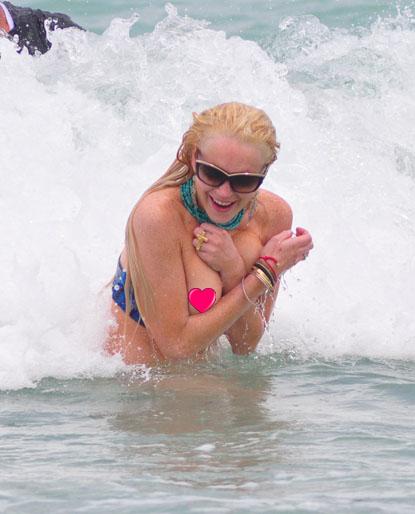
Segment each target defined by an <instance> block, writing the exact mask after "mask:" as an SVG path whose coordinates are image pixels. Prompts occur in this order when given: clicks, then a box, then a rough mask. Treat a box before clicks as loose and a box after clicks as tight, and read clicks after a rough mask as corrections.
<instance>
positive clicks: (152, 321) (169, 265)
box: [133, 195, 265, 359]
mask: <svg viewBox="0 0 415 514" xmlns="http://www.w3.org/2000/svg"><path fill="white" fill-rule="evenodd" d="M133 224H134V225H133V226H134V232H135V235H136V238H137V241H138V251H139V254H140V257H141V261H142V266H143V270H144V273H145V275H146V277H147V280H148V282H149V285H150V287H151V289H152V292H153V297H154V310H153V309H151V308H145V309H144V311H143V315H144V321H145V324H146V328H147V330H148V331H149V333H150V335H151V337H152V338H153V339H154V340H155V343H156V344H157V347H158V348H159V349H160V351H161V353H162V354H163V355H164V357H166V358H168V359H181V358H187V357H191V356H194V355H196V354H197V353H199V352H201V351H203V350H205V349H206V348H207V347H208V346H209V345H210V344H211V343H212V342H213V341H215V340H216V339H217V338H218V337H219V336H221V335H222V334H224V333H225V332H226V331H227V330H228V329H229V328H230V327H231V326H232V325H233V324H234V323H235V322H236V321H237V319H238V318H240V316H241V315H243V314H244V313H245V312H246V311H247V310H248V309H249V308H250V304H249V302H248V301H247V299H246V298H245V296H244V294H243V291H242V288H241V286H240V284H238V285H236V286H235V287H233V288H232V289H231V290H230V291H228V292H227V293H226V294H225V295H224V296H223V297H222V298H221V299H220V300H219V301H218V302H217V303H216V304H215V305H214V306H213V307H212V308H211V309H209V310H208V311H206V312H204V313H201V314H195V315H189V308H188V290H187V284H186V276H185V272H184V267H183V259H182V253H181V244H180V239H181V237H182V236H183V234H182V232H181V227H182V221H181V219H180V216H179V215H178V213H177V212H175V211H174V210H173V209H172V205H171V202H168V201H166V202H165V201H164V200H162V201H159V202H157V203H156V202H154V201H151V195H149V196H148V197H146V198H145V199H144V200H143V201H142V202H140V204H139V206H138V207H137V209H136V211H135V215H134V220H133ZM245 289H246V292H247V294H248V295H249V297H250V298H252V299H254V300H255V299H256V298H258V297H259V296H260V295H261V294H263V292H264V290H265V287H264V285H263V284H262V283H261V282H260V281H259V280H258V279H257V278H256V277H254V276H249V277H247V278H246V280H245ZM136 293H137V297H138V300H139V304H140V306H141V307H142V306H143V305H145V298H144V296H143V291H142V290H140V288H139V287H138V291H136Z"/></svg>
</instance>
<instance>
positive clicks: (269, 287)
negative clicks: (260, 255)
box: [251, 268, 274, 291]
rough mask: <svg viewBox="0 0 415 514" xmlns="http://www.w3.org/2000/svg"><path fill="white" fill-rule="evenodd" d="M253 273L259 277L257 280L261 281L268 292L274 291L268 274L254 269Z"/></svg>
mask: <svg viewBox="0 0 415 514" xmlns="http://www.w3.org/2000/svg"><path fill="white" fill-rule="evenodd" d="M251 273H253V274H254V275H255V276H256V277H257V279H258V280H260V281H261V282H262V283H263V284H264V286H265V287H266V288H267V290H268V291H273V289H274V288H273V287H272V283H271V281H270V280H269V278H268V277H267V276H266V274H265V273H264V272H263V271H262V270H260V269H258V268H254V269H253V270H252V271H251Z"/></svg>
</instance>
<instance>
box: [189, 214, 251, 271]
mask: <svg viewBox="0 0 415 514" xmlns="http://www.w3.org/2000/svg"><path fill="white" fill-rule="evenodd" d="M203 233H204V235H205V237H206V238H207V241H206V242H204V243H203V244H202V246H201V247H200V249H199V250H198V252H197V253H198V255H199V257H200V258H201V259H202V261H204V262H206V264H207V265H208V266H209V267H210V268H212V269H213V270H215V271H217V272H219V273H220V274H221V276H222V278H223V277H224V276H227V275H230V274H231V275H240V276H241V277H242V276H243V275H244V274H245V265H244V261H243V260H242V257H241V255H240V254H239V252H238V250H237V248H236V246H235V244H234V242H233V240H232V238H231V236H230V235H229V233H228V232H227V231H226V230H224V229H222V228H219V227H216V226H215V225H211V224H210V223H202V224H201V225H200V226H199V227H196V228H195V230H194V231H193V235H194V239H193V246H194V247H195V248H198V244H200V240H198V238H197V236H198V235H200V234H203Z"/></svg>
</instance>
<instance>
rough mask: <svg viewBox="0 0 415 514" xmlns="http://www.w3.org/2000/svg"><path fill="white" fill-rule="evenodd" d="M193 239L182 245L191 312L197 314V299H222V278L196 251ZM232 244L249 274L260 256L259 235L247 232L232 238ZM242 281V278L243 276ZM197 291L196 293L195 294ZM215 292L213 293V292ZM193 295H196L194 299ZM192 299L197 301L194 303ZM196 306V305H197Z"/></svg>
mask: <svg viewBox="0 0 415 514" xmlns="http://www.w3.org/2000/svg"><path fill="white" fill-rule="evenodd" d="M192 241H193V239H192V237H191V236H189V238H188V240H187V239H186V240H185V241H184V242H183V245H182V252H183V266H184V272H185V277H186V288H187V293H188V297H189V312H190V314H196V313H197V312H200V311H198V310H197V299H198V298H202V301H203V298H204V297H205V296H206V300H207V301H208V298H212V297H214V298H215V303H216V302H217V301H218V300H219V299H220V298H221V297H222V295H223V290H222V277H221V274H220V272H218V271H215V270H214V269H212V267H211V266H210V265H209V264H208V262H206V258H205V259H204V258H203V254H200V253H198V252H197V251H196V249H195V247H194V246H193V244H192ZM232 243H233V244H234V246H235V249H236V250H237V252H238V253H239V255H240V256H241V257H242V259H243V261H244V264H245V273H244V275H245V274H246V273H248V272H249V270H250V269H251V267H252V265H253V263H254V262H255V261H256V259H257V258H258V255H259V254H260V251H261V248H262V243H261V241H260V238H259V236H258V235H256V234H255V233H254V232H253V231H248V230H245V231H243V232H242V233H237V234H235V235H233V236H232ZM241 279H242V276H241ZM195 290H196V292H195ZM212 290H213V291H212ZM192 295H195V296H193V297H192ZM192 298H194V299H196V301H192ZM195 304H196V305H195Z"/></svg>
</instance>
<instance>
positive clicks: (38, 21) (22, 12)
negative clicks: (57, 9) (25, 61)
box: [3, 2, 85, 55]
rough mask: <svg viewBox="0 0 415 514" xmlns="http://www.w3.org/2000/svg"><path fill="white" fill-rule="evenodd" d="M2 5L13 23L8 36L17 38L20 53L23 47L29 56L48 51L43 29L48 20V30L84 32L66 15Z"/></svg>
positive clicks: (8, 3)
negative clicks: (74, 29) (73, 29)
mask: <svg viewBox="0 0 415 514" xmlns="http://www.w3.org/2000/svg"><path fill="white" fill-rule="evenodd" d="M3 4H4V5H5V6H6V7H7V9H8V10H9V12H10V15H11V17H12V18H13V22H14V28H13V29H12V30H11V31H10V32H9V34H8V35H9V36H10V37H12V38H13V37H14V36H18V42H17V44H18V46H19V49H20V50H19V51H20V52H21V51H22V50H23V48H24V47H26V48H27V49H28V51H29V54H30V55H35V53H36V52H37V51H38V52H40V53H42V54H44V53H46V52H47V51H48V50H49V49H50V47H51V46H52V43H51V42H50V41H49V40H48V39H47V37H46V36H47V34H46V29H45V21H47V20H50V25H49V29H50V30H55V29H66V28H69V27H75V28H77V29H80V30H85V29H83V28H82V27H81V26H80V25H78V24H77V23H75V22H73V21H72V20H71V18H70V17H69V16H68V15H66V14H61V13H52V12H49V11H41V10H40V9H31V8H30V7H17V6H15V5H13V4H11V3H10V2H3Z"/></svg>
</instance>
